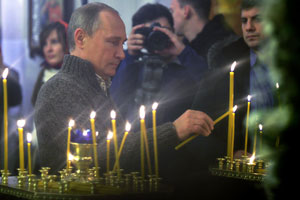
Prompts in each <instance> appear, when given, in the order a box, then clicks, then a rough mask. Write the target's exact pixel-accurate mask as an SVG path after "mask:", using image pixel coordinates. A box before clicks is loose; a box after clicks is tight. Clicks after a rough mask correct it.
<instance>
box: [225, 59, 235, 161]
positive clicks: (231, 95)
mask: <svg viewBox="0 0 300 200" xmlns="http://www.w3.org/2000/svg"><path fill="white" fill-rule="evenodd" d="M235 66H236V61H234V62H233V63H232V65H231V71H230V73H229V77H230V79H229V109H228V110H230V111H231V109H232V108H233V100H234V68H235ZM231 129H232V115H229V119H228V138H227V156H230V152H231V149H230V147H231V141H232V138H231V135H232V134H231V133H232V130H231Z"/></svg>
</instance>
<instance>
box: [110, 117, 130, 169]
mask: <svg viewBox="0 0 300 200" xmlns="http://www.w3.org/2000/svg"><path fill="white" fill-rule="evenodd" d="M130 129H131V124H130V123H129V122H126V125H125V133H124V136H123V139H122V142H121V145H120V149H119V152H118V156H119V159H120V157H121V153H122V149H123V147H124V144H125V141H126V138H127V135H128V133H129V131H130ZM116 168H117V163H116V162H115V164H114V169H113V171H115V170H116Z"/></svg>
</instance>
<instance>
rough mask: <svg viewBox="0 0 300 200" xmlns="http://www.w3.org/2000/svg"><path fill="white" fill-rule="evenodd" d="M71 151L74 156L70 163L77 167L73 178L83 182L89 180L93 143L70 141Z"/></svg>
mask: <svg viewBox="0 0 300 200" xmlns="http://www.w3.org/2000/svg"><path fill="white" fill-rule="evenodd" d="M71 152H72V155H73V156H74V159H73V160H72V163H73V164H74V165H75V167H76V169H77V170H76V177H75V180H76V181H78V182H83V183H84V182H89V181H91V177H89V167H90V165H91V164H92V162H93V159H92V155H93V145H92V144H80V143H74V142H71Z"/></svg>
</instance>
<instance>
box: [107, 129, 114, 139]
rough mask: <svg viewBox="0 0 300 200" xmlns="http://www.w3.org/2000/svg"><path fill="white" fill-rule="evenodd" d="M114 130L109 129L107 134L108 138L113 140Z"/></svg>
mask: <svg viewBox="0 0 300 200" xmlns="http://www.w3.org/2000/svg"><path fill="white" fill-rule="evenodd" d="M113 135H114V134H113V132H112V131H108V134H107V140H111V138H113Z"/></svg>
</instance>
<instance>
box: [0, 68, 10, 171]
mask: <svg viewBox="0 0 300 200" xmlns="http://www.w3.org/2000/svg"><path fill="white" fill-rule="evenodd" d="M8 72H9V71H8V68H5V70H4V71H3V73H2V79H3V80H2V82H3V127H4V171H5V173H7V170H8V114H7V109H8V108H7V80H6V78H7V75H8ZM0 123H2V122H0Z"/></svg>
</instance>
